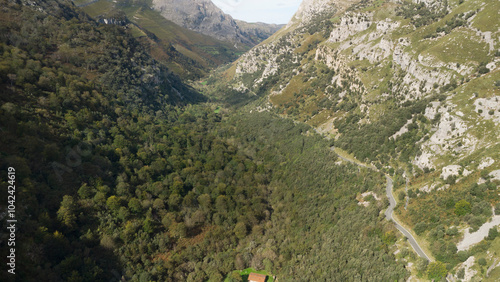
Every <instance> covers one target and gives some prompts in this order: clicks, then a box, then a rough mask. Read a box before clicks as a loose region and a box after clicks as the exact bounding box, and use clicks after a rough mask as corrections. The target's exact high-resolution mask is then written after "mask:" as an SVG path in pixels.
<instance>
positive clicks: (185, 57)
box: [73, 0, 247, 80]
mask: <svg viewBox="0 0 500 282" xmlns="http://www.w3.org/2000/svg"><path fill="white" fill-rule="evenodd" d="M73 2H74V3H75V5H76V6H78V7H80V8H81V9H82V10H83V11H85V12H86V13H87V14H89V15H90V16H91V17H93V18H94V19H96V20H98V21H100V22H102V23H105V24H118V25H122V26H125V27H127V28H128V29H130V31H131V33H132V34H133V35H134V37H135V38H137V39H138V40H139V41H141V42H142V43H144V46H145V47H146V48H148V50H149V53H150V54H151V55H152V56H154V58H155V59H157V60H160V61H163V62H165V63H166V64H167V65H168V66H169V68H170V69H171V70H172V71H173V72H174V73H175V74H177V75H179V76H181V77H182V78H186V79H190V80H196V79H200V78H201V77H203V76H205V75H207V74H208V73H209V71H210V70H211V69H213V68H215V67H217V66H219V65H221V64H225V63H229V62H232V61H233V60H235V59H236V58H237V57H238V56H239V55H241V54H242V53H243V52H244V51H245V50H247V49H241V48H236V47H234V46H233V45H234V44H233V43H231V42H227V41H221V40H218V39H216V38H214V37H212V36H208V35H203V34H200V33H198V32H195V31H192V30H189V29H187V28H184V27H181V26H179V25H177V24H175V23H174V22H172V21H170V20H168V19H165V18H164V17H163V16H162V15H161V14H160V13H159V12H158V11H155V10H153V9H151V7H150V4H151V3H150V1H107V0H99V1H88V0H75V1H73Z"/></svg>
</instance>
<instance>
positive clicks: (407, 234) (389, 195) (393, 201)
mask: <svg viewBox="0 0 500 282" xmlns="http://www.w3.org/2000/svg"><path fill="white" fill-rule="evenodd" d="M330 149H331V150H332V151H333V149H334V147H331V148H330ZM337 156H338V157H339V158H341V159H342V160H344V161H347V162H350V163H353V164H355V165H358V166H362V167H366V168H370V169H373V170H376V169H375V168H373V167H369V166H367V165H364V164H360V163H357V162H355V161H353V160H350V159H347V158H344V157H342V156H340V155H339V154H337ZM385 178H386V179H387V186H386V188H385V192H386V194H387V198H389V207H388V208H387V210H386V211H385V218H387V220H390V221H392V222H394V225H395V226H396V228H397V229H398V230H399V231H400V232H401V233H403V235H405V237H406V238H408V242H410V245H411V247H412V248H413V249H414V250H415V252H417V254H418V255H419V256H420V257H423V258H425V259H426V260H428V261H430V260H431V259H429V257H428V256H427V255H426V254H425V252H424V251H423V250H422V248H420V246H419V245H418V243H417V240H415V238H414V237H413V235H411V233H410V232H408V230H406V229H405V228H404V227H403V226H401V225H400V224H399V223H398V222H397V221H396V220H395V219H394V217H393V216H392V215H393V213H394V208H395V207H396V199H394V197H393V196H392V186H393V184H392V179H391V178H390V177H389V176H387V175H386V176H385Z"/></svg>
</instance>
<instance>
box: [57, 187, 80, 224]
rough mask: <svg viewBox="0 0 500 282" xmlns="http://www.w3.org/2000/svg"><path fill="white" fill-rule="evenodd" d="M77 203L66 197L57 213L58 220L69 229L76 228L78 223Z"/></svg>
mask: <svg viewBox="0 0 500 282" xmlns="http://www.w3.org/2000/svg"><path fill="white" fill-rule="evenodd" d="M75 209H76V205H75V201H74V200H73V197H71V196H68V195H66V196H64V197H63V200H62V202H61V207H60V208H59V210H58V211H57V218H58V219H59V220H60V221H61V222H62V224H64V225H65V226H67V227H71V228H72V227H74V226H75V222H76V215H75Z"/></svg>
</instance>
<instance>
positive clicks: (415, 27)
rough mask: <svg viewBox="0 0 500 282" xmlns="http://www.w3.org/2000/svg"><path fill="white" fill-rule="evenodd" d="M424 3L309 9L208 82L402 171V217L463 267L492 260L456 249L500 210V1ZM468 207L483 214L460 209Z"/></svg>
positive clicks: (333, 4)
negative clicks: (472, 260) (471, 260)
mask: <svg viewBox="0 0 500 282" xmlns="http://www.w3.org/2000/svg"><path fill="white" fill-rule="evenodd" d="M417 2H419V1H415V2H402V3H401V2H398V1H327V0H319V1H318V0H310V1H309V0H308V1H304V2H303V3H302V5H301V7H300V9H299V11H298V12H297V13H296V15H295V16H294V18H293V19H292V20H291V21H290V23H289V24H288V25H287V27H286V28H285V29H283V30H281V31H280V32H278V33H277V34H276V35H274V36H273V37H271V38H270V39H268V40H266V41H265V42H263V43H262V44H260V45H259V46H257V47H255V48H253V49H252V50H250V51H249V52H248V53H246V54H244V55H243V56H242V57H241V58H240V59H238V61H236V62H235V63H234V64H232V65H231V66H230V67H226V68H225V69H221V70H220V73H218V74H217V76H218V77H220V78H226V80H224V81H223V82H222V83H220V82H219V83H217V82H215V80H214V79H212V80H209V82H212V83H215V85H216V86H217V87H218V89H219V91H218V92H220V90H221V89H223V88H224V87H225V86H224V85H229V89H228V91H227V92H226V93H231V95H230V96H226V97H224V96H223V97H221V98H222V99H226V100H229V99H230V100H237V99H240V100H241V99H247V100H254V102H252V103H251V104H250V105H249V106H247V108H248V109H249V110H259V111H271V112H275V113H278V114H281V115H283V116H286V117H289V118H292V119H295V120H297V121H301V122H305V123H308V124H310V125H312V126H314V127H315V128H316V129H317V130H318V131H319V132H321V133H323V134H324V135H325V136H327V137H328V138H332V139H333V140H334V143H335V146H337V147H341V148H343V149H345V150H347V151H348V152H350V153H353V154H354V155H355V156H356V157H357V158H358V159H360V160H363V161H368V162H371V163H373V164H374V165H376V166H377V167H378V168H380V169H382V170H384V171H386V172H387V173H389V174H391V175H394V176H395V185H396V192H395V193H396V195H398V196H399V197H400V198H401V199H403V200H404V199H405V198H406V199H408V200H407V204H402V205H400V206H399V207H398V208H397V212H398V213H399V216H400V217H401V218H402V219H403V220H404V221H405V223H406V224H408V225H409V226H411V227H413V228H415V232H417V233H418V234H419V235H422V236H423V238H425V239H427V240H428V241H429V245H430V249H431V251H432V252H433V254H434V255H435V256H436V258H437V259H438V260H439V261H441V262H446V263H450V264H451V265H453V266H454V265H457V263H458V262H460V261H463V260H465V259H467V257H468V256H470V255H476V256H480V255H482V254H481V250H483V249H481V248H479V249H477V248H476V249H472V251H471V252H470V253H467V254H465V255H464V254H457V250H456V247H453V246H455V245H456V244H457V243H458V242H459V241H460V240H461V234H463V232H462V231H463V230H464V229H466V228H468V227H472V228H473V230H474V229H477V228H478V227H479V226H480V225H481V224H482V223H484V222H485V221H486V220H487V219H488V218H489V217H491V206H492V205H495V204H496V203H498V202H499V200H498V196H497V195H496V189H497V188H496V187H497V185H498V182H495V181H498V180H500V179H498V177H497V174H498V170H499V169H500V155H499V153H498V152H499V151H500V140H499V139H498V136H500V119H499V117H500V104H499V103H498V100H499V99H500V40H499V36H500V31H499V27H500V18H499V17H498V12H499V11H500V4H499V2H498V1H474V0H470V1H425V2H422V3H417ZM405 179H406V181H405ZM405 183H407V185H405ZM405 187H407V188H406V189H405ZM478 187H479V188H478ZM488 187H489V188H488ZM476 190H477V191H481V192H477V191H476ZM471 191H472V192H471ZM461 199H466V201H467V203H468V204H470V205H471V206H473V207H476V209H473V211H472V212H471V211H468V212H467V213H466V214H467V216H464V215H463V214H461V213H460V212H458V213H456V212H455V210H454V207H455V204H457V203H458V202H459V201H460V200H461ZM402 202H403V203H404V201H402ZM444 203H446V204H444ZM429 210H436V211H439V214H440V216H439V217H438V216H436V215H435V214H429V213H428V211H429ZM418 224H419V225H418ZM417 225H418V226H417ZM453 226H459V230H460V232H456V233H455V232H454V230H455V229H453V228H454V227H453ZM448 229H450V230H451V231H450V232H448V231H447V230H448ZM445 231H446V233H445ZM441 233H442V234H443V236H441V235H437V236H436V234H441ZM485 244H486V245H487V246H489V245H488V242H486V243H485ZM482 248H484V246H483V247H482ZM487 248H488V247H486V249H487ZM464 257H465V259H464ZM488 262H489V263H490V262H493V258H491V260H490V259H489V260H488ZM458 268H460V266H457V269H458ZM478 275H479V276H481V275H483V274H478ZM482 277H483V278H484V275H483V276H482Z"/></svg>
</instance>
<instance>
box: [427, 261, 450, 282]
mask: <svg viewBox="0 0 500 282" xmlns="http://www.w3.org/2000/svg"><path fill="white" fill-rule="evenodd" d="M447 273H448V270H446V265H445V264H444V263H442V262H440V261H434V262H431V263H430V264H429V265H428V266H427V276H428V277H429V280H433V279H434V280H436V281H439V280H441V278H443V277H446V274H447Z"/></svg>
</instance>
